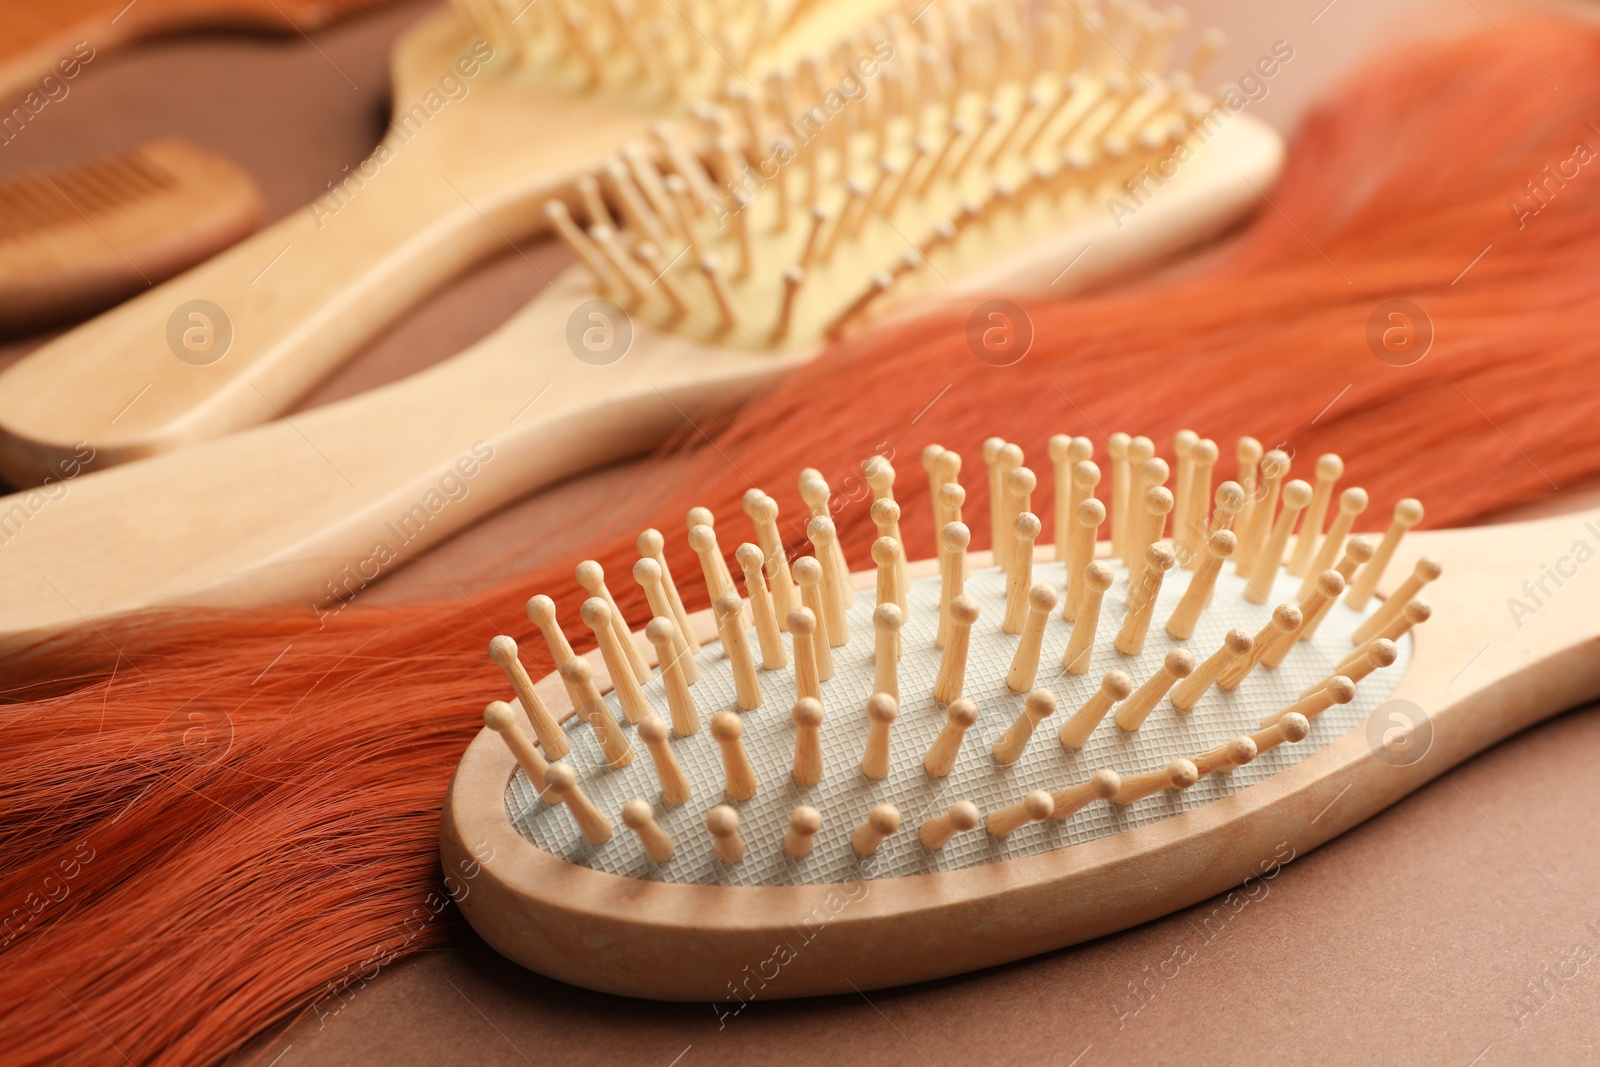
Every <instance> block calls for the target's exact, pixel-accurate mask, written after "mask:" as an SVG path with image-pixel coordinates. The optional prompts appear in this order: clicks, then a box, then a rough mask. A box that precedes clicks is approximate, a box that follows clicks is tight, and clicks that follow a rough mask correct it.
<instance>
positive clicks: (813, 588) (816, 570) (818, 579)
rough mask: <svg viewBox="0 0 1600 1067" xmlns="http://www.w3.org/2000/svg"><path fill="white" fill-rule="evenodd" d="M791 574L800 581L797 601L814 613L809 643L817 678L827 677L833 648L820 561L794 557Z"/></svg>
mask: <svg viewBox="0 0 1600 1067" xmlns="http://www.w3.org/2000/svg"><path fill="white" fill-rule="evenodd" d="M794 576H795V579H796V580H797V581H799V583H800V602H801V604H803V605H804V606H805V607H806V608H807V609H808V610H809V611H810V612H811V613H812V615H814V616H815V617H816V626H815V637H814V640H813V643H812V648H813V651H814V655H815V657H816V666H817V678H818V680H820V681H824V682H826V681H828V680H829V679H830V678H832V677H833V674H834V663H833V648H834V644H835V642H833V641H832V640H830V637H831V634H830V632H829V629H828V614H829V612H828V607H827V604H826V603H825V601H826V600H827V593H826V591H825V590H824V588H823V584H822V563H821V561H820V560H818V559H817V558H816V557H814V556H802V557H801V558H800V559H797V560H795V561H794Z"/></svg>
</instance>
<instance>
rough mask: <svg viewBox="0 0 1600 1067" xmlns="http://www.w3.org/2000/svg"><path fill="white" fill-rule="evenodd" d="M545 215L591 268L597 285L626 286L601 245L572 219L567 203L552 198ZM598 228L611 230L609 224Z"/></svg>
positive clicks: (614, 288) (604, 287) (609, 287)
mask: <svg viewBox="0 0 1600 1067" xmlns="http://www.w3.org/2000/svg"><path fill="white" fill-rule="evenodd" d="M544 216H545V218H547V219H549V220H550V224H551V225H552V226H554V227H555V230H556V233H558V234H560V235H561V239H562V240H563V241H565V242H566V243H567V247H568V248H570V249H572V251H573V252H574V253H576V254H577V257H578V258H579V259H581V260H583V265H584V266H585V267H588V268H589V273H591V274H593V275H594V279H595V285H596V286H597V287H598V288H601V289H611V290H613V291H617V290H621V289H624V288H626V282H625V281H623V280H622V279H621V278H619V277H618V276H617V273H616V271H615V270H613V269H612V267H611V262H610V260H609V259H608V258H607V256H606V254H605V252H604V251H602V250H601V248H600V246H599V245H597V244H595V243H594V242H593V241H591V240H590V239H589V236H588V235H587V234H585V233H584V232H583V231H582V230H580V229H579V228H578V225H577V223H575V222H573V221H572V216H571V215H570V214H569V213H568V211H567V205H565V204H563V203H562V202H561V201H559V200H551V201H549V202H548V203H546V204H545V206H544ZM595 228H596V229H599V230H603V231H609V230H610V227H609V226H597V227H595Z"/></svg>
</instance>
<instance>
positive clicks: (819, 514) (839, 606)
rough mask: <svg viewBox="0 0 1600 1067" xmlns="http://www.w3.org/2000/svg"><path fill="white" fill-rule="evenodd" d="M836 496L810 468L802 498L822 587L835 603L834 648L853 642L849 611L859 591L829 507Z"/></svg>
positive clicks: (830, 629) (832, 619) (831, 627)
mask: <svg viewBox="0 0 1600 1067" xmlns="http://www.w3.org/2000/svg"><path fill="white" fill-rule="evenodd" d="M832 495H833V493H832V490H830V489H829V488H828V483H827V481H825V480H824V479H823V477H822V475H821V473H819V472H818V471H815V470H809V469H808V470H807V472H806V474H805V475H804V476H802V477H801V479H800V499H802V500H804V501H805V502H806V505H807V506H808V507H809V508H810V509H811V521H810V522H809V523H808V524H807V525H806V538H807V540H809V541H810V542H811V543H812V544H813V545H814V546H816V553H817V560H818V561H819V562H820V563H821V564H822V588H823V591H824V592H825V593H826V594H827V598H828V599H827V603H828V604H831V605H833V607H832V608H831V609H830V610H832V611H833V614H831V615H829V616H828V636H829V637H830V638H831V639H832V644H833V647H835V648H838V647H839V646H841V645H845V644H849V642H850V622H849V617H848V613H849V611H850V609H851V608H852V607H854V606H855V602H856V593H855V586H853V585H851V584H850V561H849V560H847V559H845V557H844V546H842V545H841V544H839V531H838V529H837V527H835V526H834V523H833V515H832V513H831V512H830V510H829V506H828V501H829V499H830V498H831V497H832ZM835 622H837V623H838V625H837V626H835V625H834V623H835Z"/></svg>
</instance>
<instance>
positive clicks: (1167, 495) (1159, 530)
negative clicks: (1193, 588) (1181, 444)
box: [1135, 459, 1176, 562]
mask: <svg viewBox="0 0 1600 1067" xmlns="http://www.w3.org/2000/svg"><path fill="white" fill-rule="evenodd" d="M1158 463H1159V464H1160V468H1159V469H1160V470H1163V471H1164V470H1165V469H1166V466H1167V465H1166V464H1165V463H1162V462H1161V461H1160V460H1156V459H1153V460H1151V461H1150V462H1149V463H1147V464H1146V465H1145V466H1146V467H1147V468H1149V467H1154V466H1155V465H1156V464H1158ZM1172 507H1173V499H1172V490H1170V489H1168V488H1167V487H1166V486H1164V485H1155V486H1151V487H1150V488H1149V489H1147V490H1145V494H1144V506H1143V509H1142V510H1143V512H1144V515H1143V521H1142V522H1141V523H1140V529H1139V545H1140V547H1139V556H1138V557H1137V558H1143V556H1144V553H1145V551H1146V550H1148V549H1149V547H1150V546H1151V545H1153V544H1157V543H1159V542H1160V541H1161V536H1162V534H1163V533H1164V532H1165V531H1166V528H1167V516H1168V515H1169V514H1171V513H1172ZM1169 551H1170V550H1169ZM1174 558H1176V557H1174ZM1135 562H1137V559H1136V560H1135Z"/></svg>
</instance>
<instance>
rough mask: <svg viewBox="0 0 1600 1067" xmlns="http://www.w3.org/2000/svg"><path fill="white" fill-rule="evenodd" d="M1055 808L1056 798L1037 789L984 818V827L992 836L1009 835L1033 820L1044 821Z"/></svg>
mask: <svg viewBox="0 0 1600 1067" xmlns="http://www.w3.org/2000/svg"><path fill="white" fill-rule="evenodd" d="M1055 810H1056V802H1055V798H1053V797H1052V796H1051V795H1050V794H1049V793H1046V792H1045V791H1044V790H1043V789H1035V790H1034V791H1033V792H1031V793H1029V794H1028V795H1027V796H1025V797H1023V798H1022V799H1021V800H1019V801H1017V802H1016V803H1015V804H1012V805H1009V806H1008V807H1004V808H1001V809H1000V810H999V811H996V812H993V813H991V814H990V816H989V817H988V818H987V819H986V820H984V829H985V830H987V831H988V833H989V836H990V837H1009V836H1011V835H1012V834H1014V833H1016V832H1017V831H1018V830H1020V829H1022V828H1023V827H1024V826H1026V825H1028V824H1029V823H1031V822H1043V821H1044V820H1045V819H1048V818H1049V817H1050V816H1051V815H1053V814H1055Z"/></svg>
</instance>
